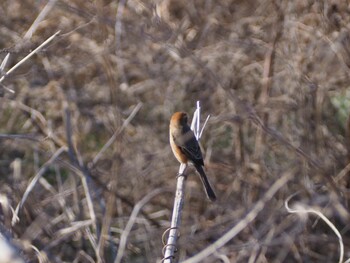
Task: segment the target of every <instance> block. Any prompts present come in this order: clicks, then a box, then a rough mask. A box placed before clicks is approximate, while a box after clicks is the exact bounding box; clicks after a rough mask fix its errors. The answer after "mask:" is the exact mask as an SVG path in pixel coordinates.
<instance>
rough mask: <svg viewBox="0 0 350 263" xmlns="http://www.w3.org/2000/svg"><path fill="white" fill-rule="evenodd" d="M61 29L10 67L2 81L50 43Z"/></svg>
mask: <svg viewBox="0 0 350 263" xmlns="http://www.w3.org/2000/svg"><path fill="white" fill-rule="evenodd" d="M60 32H61V31H57V32H56V33H55V34H53V35H52V36H51V37H49V38H48V39H47V40H45V41H44V42H43V43H42V44H41V45H40V46H38V47H37V48H36V49H34V50H33V51H32V52H30V53H29V54H28V55H27V56H25V57H24V58H23V59H22V60H21V61H19V62H18V63H17V64H16V65H14V66H13V67H12V68H10V69H9V71H7V72H6V73H5V74H4V75H3V76H2V77H1V78H0V83H1V82H2V81H3V80H4V79H5V78H6V77H8V76H9V75H10V74H11V73H12V72H13V71H15V70H16V69H17V68H18V67H19V66H21V65H22V64H23V63H24V62H26V61H27V60H28V59H29V58H31V57H32V56H33V55H34V54H36V53H37V52H38V51H39V50H40V49H42V48H43V47H44V46H46V45H47V44H48V43H50V42H51V41H52V40H53V39H54V38H55V37H56V36H57V35H58V34H59V33H60Z"/></svg>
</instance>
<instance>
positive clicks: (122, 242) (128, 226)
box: [114, 189, 163, 263]
mask: <svg viewBox="0 0 350 263" xmlns="http://www.w3.org/2000/svg"><path fill="white" fill-rule="evenodd" d="M162 192H163V190H162V189H156V190H154V191H152V192H150V193H149V194H147V195H146V196H145V197H144V198H142V199H141V201H139V202H138V203H137V204H136V205H135V207H134V209H133V210H132V212H131V215H130V218H129V221H128V223H127V224H126V227H125V229H124V231H123V233H122V235H121V237H120V244H119V247H118V252H117V257H116V259H115V260H114V263H120V262H121V260H122V257H123V254H124V251H125V247H126V242H127V239H128V236H129V233H130V231H131V229H132V227H133V225H134V223H135V221H136V217H137V215H138V214H139V213H140V211H141V209H142V207H143V206H144V205H146V204H147V203H148V202H149V201H150V200H151V199H152V198H153V197H155V196H157V195H159V194H160V193H162Z"/></svg>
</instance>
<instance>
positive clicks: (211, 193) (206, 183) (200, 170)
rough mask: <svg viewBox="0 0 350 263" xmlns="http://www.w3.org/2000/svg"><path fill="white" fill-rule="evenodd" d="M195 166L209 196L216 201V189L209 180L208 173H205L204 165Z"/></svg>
mask: <svg viewBox="0 0 350 263" xmlns="http://www.w3.org/2000/svg"><path fill="white" fill-rule="evenodd" d="M195 168H196V170H197V172H198V173H199V176H200V178H201V181H202V184H203V186H204V188H205V192H206V194H207V196H208V198H209V199H210V200H211V201H213V202H214V201H215V200H216V195H215V193H214V190H213V188H212V187H211V185H210V183H209V181H208V178H207V175H206V174H205V172H204V170H203V167H202V166H201V165H195Z"/></svg>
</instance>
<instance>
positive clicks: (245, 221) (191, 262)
mask: <svg viewBox="0 0 350 263" xmlns="http://www.w3.org/2000/svg"><path fill="white" fill-rule="evenodd" d="M292 175H293V172H291V171H288V172H286V173H285V174H284V175H283V176H282V177H281V178H280V179H278V180H277V181H276V182H275V183H274V184H273V185H272V186H271V187H270V188H269V190H267V192H266V193H265V194H264V196H263V197H262V198H261V199H260V200H259V201H258V202H257V203H256V204H255V205H254V206H253V208H252V209H251V210H250V211H249V213H248V214H247V215H246V216H245V217H244V218H242V220H240V221H239V222H238V223H237V224H236V225H235V226H234V227H233V228H231V229H230V230H229V231H228V232H227V233H226V234H225V235H223V236H222V237H221V238H219V239H218V240H217V241H215V242H214V243H213V244H211V245H210V246H208V247H207V248H206V249H204V250H202V251H201V252H200V253H198V254H197V255H195V256H193V257H191V258H189V259H187V260H185V261H183V262H182V263H195V262H202V261H203V260H204V259H205V258H206V257H208V256H210V255H211V254H213V253H215V251H216V250H217V249H219V248H221V247H223V246H224V245H225V244H226V243H227V242H229V241H230V240H231V239H232V238H234V237H235V236H236V235H237V234H238V233H239V232H241V231H242V230H243V229H244V228H246V227H247V226H248V225H249V224H250V223H251V222H252V221H253V220H254V219H255V218H256V217H257V216H258V214H259V213H260V212H261V211H262V210H263V209H264V207H265V205H266V203H267V202H268V201H269V200H271V198H272V197H273V196H274V195H275V194H276V193H277V191H278V190H279V189H281V188H282V187H283V186H285V185H286V183H287V182H288V181H289V180H290V179H291V178H292Z"/></svg>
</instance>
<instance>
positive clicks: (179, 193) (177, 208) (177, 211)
mask: <svg viewBox="0 0 350 263" xmlns="http://www.w3.org/2000/svg"><path fill="white" fill-rule="evenodd" d="M185 172H186V165H185V164H181V165H180V169H179V175H178V177H177V184H176V193H175V200H174V208H173V214H172V218H171V225H170V230H169V236H168V241H167V244H166V245H165V253H164V263H171V262H173V259H174V257H175V256H174V254H175V251H176V243H177V238H178V236H179V234H180V224H181V212H182V208H183V205H184V199H185V181H186V174H185Z"/></svg>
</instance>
